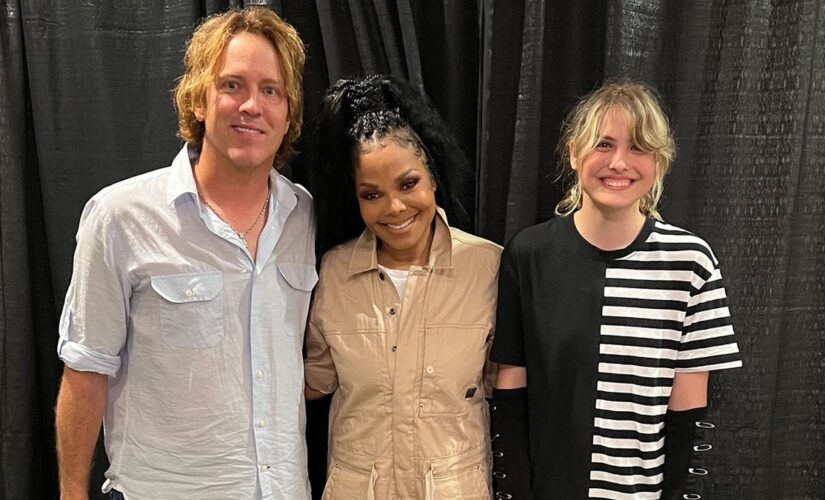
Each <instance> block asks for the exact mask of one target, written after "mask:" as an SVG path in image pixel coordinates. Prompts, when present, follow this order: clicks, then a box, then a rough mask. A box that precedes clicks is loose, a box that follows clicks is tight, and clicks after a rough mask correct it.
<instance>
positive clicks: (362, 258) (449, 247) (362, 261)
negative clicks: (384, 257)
mask: <svg viewBox="0 0 825 500" xmlns="http://www.w3.org/2000/svg"><path fill="white" fill-rule="evenodd" d="M377 244H378V241H377V238H376V237H375V234H374V233H373V232H372V231H370V229H369V228H365V229H364V231H363V232H362V233H361V236H359V237H358V240H357V241H356V242H355V245H354V246H353V248H352V257H351V258H350V262H349V275H350V276H353V275H355V274H358V273H363V272H366V271H371V270H373V269H378V252H377V250H378V246H377ZM425 267H428V268H431V269H450V268H452V267H453V241H452V236H451V235H450V226H448V225H447V214H445V213H444V210H442V209H441V208H440V207H436V214H435V233H434V234H433V243H432V246H431V247H430V259H429V262H428V263H427V265H426V266H425Z"/></svg>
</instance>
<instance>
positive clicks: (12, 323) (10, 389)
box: [0, 2, 43, 499]
mask: <svg viewBox="0 0 825 500" xmlns="http://www.w3.org/2000/svg"><path fill="white" fill-rule="evenodd" d="M0 26H2V30H0V37H2V46H0V64H2V66H0V67H2V68H3V70H2V72H0V93H1V94H2V96H3V97H2V98H0V145H2V146H0V280H2V282H0V394H2V399H0V401H2V403H0V405H1V406H0V488H2V490H0V491H6V492H9V494H8V495H4V498H21V499H22V498H25V497H27V495H26V494H25V492H27V491H28V489H29V482H30V480H31V479H35V478H36V479H40V480H41V481H42V478H43V474H42V469H41V468H40V458H41V457H40V449H41V445H40V440H41V438H42V436H41V434H40V432H39V422H36V423H34V425H32V424H33V422H32V421H31V419H32V417H33V416H36V415H38V412H39V407H38V400H37V399H38V398H37V395H38V388H37V378H36V377H34V376H33V374H34V373H33V372H32V371H30V369H31V368H34V367H36V366H37V363H36V352H35V344H34V343H33V342H31V339H30V338H29V337H28V336H26V335H21V334H20V332H32V330H33V324H32V316H31V309H32V304H31V288H30V280H29V276H28V269H29V258H28V255H27V253H26V243H27V241H28V232H29V231H28V226H27V225H26V224H25V223H23V222H24V221H26V218H27V217H26V199H25V197H26V181H27V177H28V176H27V171H26V170H27V167H28V166H30V165H31V162H30V161H29V158H28V155H27V153H28V151H27V134H26V74H25V58H24V53H23V30H22V19H21V13H20V6H19V4H18V2H6V3H5V5H4V6H3V9H2V11H0Z"/></svg>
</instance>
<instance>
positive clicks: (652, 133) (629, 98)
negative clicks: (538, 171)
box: [556, 82, 676, 220]
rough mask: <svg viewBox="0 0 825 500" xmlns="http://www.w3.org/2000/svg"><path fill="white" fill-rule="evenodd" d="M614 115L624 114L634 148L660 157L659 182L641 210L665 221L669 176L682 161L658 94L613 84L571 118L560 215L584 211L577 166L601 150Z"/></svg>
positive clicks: (565, 136) (565, 133)
mask: <svg viewBox="0 0 825 500" xmlns="http://www.w3.org/2000/svg"><path fill="white" fill-rule="evenodd" d="M614 109H615V110H619V111H621V112H622V113H624V115H625V118H626V120H627V122H628V127H629V128H630V130H629V133H630V136H631V140H632V141H633V143H634V145H635V146H636V147H638V148H639V149H640V150H641V151H644V152H646V153H653V154H654V156H655V159H656V182H655V183H654V185H653V188H652V189H651V190H650V192H648V193H647V194H646V195H645V196H643V197H642V199H641V200H640V203H639V210H640V211H641V212H642V213H643V214H645V215H646V216H649V217H654V218H656V219H659V220H661V215H660V214H659V211H658V208H657V207H658V203H659V199H660V198H661V196H662V192H663V189H664V178H665V175H666V174H667V172H668V171H669V170H670V165H671V163H672V162H673V159H674V157H675V155H676V145H675V142H674V140H673V135H672V132H671V130H670V124H669V123H668V119H667V116H666V115H665V114H664V112H663V111H662V108H661V106H660V105H659V102H658V99H657V98H656V96H655V94H654V93H653V91H652V90H651V89H649V88H648V87H646V86H645V85H643V84H640V83H634V82H615V83H607V84H605V85H604V86H603V87H601V88H599V89H597V90H595V91H594V92H592V93H591V94H590V95H588V96H586V97H585V98H583V99H582V100H581V101H579V103H578V104H577V105H576V107H575V108H574V109H573V111H572V112H571V113H570V114H569V115H568V119H567V120H566V121H565V123H564V125H563V127H562V137H561V139H560V141H559V146H558V152H559V156H560V158H561V160H562V169H563V171H562V174H561V176H560V178H561V179H562V181H563V183H564V187H565V190H566V194H565V196H564V197H563V198H562V200H561V201H560V202H559V203H558V205H556V214H557V215H569V214H571V213H573V212H575V211H576V210H577V209H578V208H579V207H580V206H581V197H582V192H581V186H580V185H579V181H578V176H577V175H576V172H575V169H574V168H573V167H574V165H573V162H577V163H580V162H582V161H583V160H584V159H586V158H587V157H588V156H589V155H590V154H591V153H592V152H593V150H595V148H596V146H597V145H598V143H599V139H600V138H601V130H602V129H603V126H604V121H605V120H606V119H607V116H608V115H609V113H610V111H611V110H614ZM571 149H572V150H573V151H575V152H576V158H572V157H571V156H570V150H571Z"/></svg>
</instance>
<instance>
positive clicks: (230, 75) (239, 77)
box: [216, 73, 285, 85]
mask: <svg viewBox="0 0 825 500" xmlns="http://www.w3.org/2000/svg"><path fill="white" fill-rule="evenodd" d="M227 78H234V79H236V80H245V78H244V77H243V76H242V75H240V74H238V73H222V74H219V75H218V76H217V78H216V79H217V80H225V79H227ZM261 81H262V82H263V83H268V84H275V85H285V84H284V81H283V80H277V79H273V78H264V79H263V80H261Z"/></svg>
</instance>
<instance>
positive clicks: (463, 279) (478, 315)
mask: <svg viewBox="0 0 825 500" xmlns="http://www.w3.org/2000/svg"><path fill="white" fill-rule="evenodd" d="M305 151H307V154H308V158H307V162H306V164H307V165H308V167H309V169H310V170H309V175H310V183H309V184H310V186H311V189H312V190H313V191H314V195H315V200H316V216H317V224H318V241H319V249H320V250H321V251H325V250H327V249H329V250H328V251H326V252H325V255H324V257H323V261H322V264H321V272H320V281H319V284H318V286H317V288H316V290H315V297H314V301H313V305H312V309H311V313H310V324H309V328H308V334H307V335H308V338H307V357H306V363H305V371H306V384H307V389H306V393H307V397H309V398H313V397H320V396H321V395H323V394H330V393H334V396H333V400H332V406H331V410H330V435H329V442H330V447H329V461H328V464H329V470H328V475H327V482H326V487H325V489H324V498H325V499H351V498H366V499H382V500H392V499H400V498H404V499H409V498H420V499H428V500H432V499H459V498H460V499H489V498H490V496H491V489H490V466H489V461H490V445H489V433H488V430H487V429H488V408H487V403H486V401H485V395H488V394H489V391H490V390H491V382H492V378H493V376H494V369H493V365H491V364H490V363H489V362H488V361H487V355H488V351H489V349H490V345H491V343H492V335H493V323H494V312H495V300H496V276H497V272H498V262H499V254H500V251H501V248H500V247H499V246H498V245H496V244H494V243H491V242H489V241H486V240H483V239H481V238H478V237H475V236H472V235H470V234H467V233H465V232H463V231H460V230H458V229H456V228H453V227H450V226H449V225H448V220H450V221H456V220H458V221H461V219H462V218H464V217H466V212H464V211H463V210H462V208H461V206H460V204H459V203H458V202H457V201H456V198H455V197H451V196H450V187H451V186H450V181H451V179H453V178H457V177H459V175H457V174H459V173H460V171H461V169H463V168H466V160H464V158H463V155H462V153H461V150H460V148H459V147H458V145H457V143H456V141H455V139H453V137H452V135H451V134H450V133H449V131H448V130H447V127H446V126H445V125H444V123H443V122H442V121H441V119H440V118H439V117H438V114H437V113H436V111H435V110H434V109H433V106H432V105H431V104H430V102H429V101H428V100H427V98H426V97H425V96H424V95H423V94H422V93H421V92H419V91H418V90H417V89H415V88H414V87H412V86H411V85H409V84H408V83H405V82H402V81H399V80H396V79H394V78H392V77H387V76H372V77H368V78H365V79H361V80H342V81H339V82H338V83H337V84H335V85H334V86H332V87H331V88H330V89H329V90H328V91H327V93H326V96H325V97H324V100H323V103H322V108H321V110H320V113H319V115H318V118H317V121H316V124H315V127H314V131H313V133H312V136H311V139H310V141H309V143H308V144H307V145H306V146H305ZM442 209H443V210H442ZM448 216H449V217H448Z"/></svg>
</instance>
